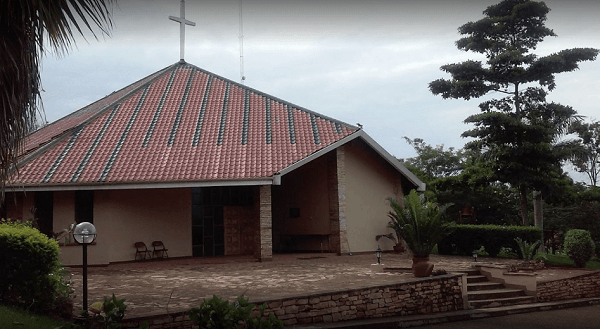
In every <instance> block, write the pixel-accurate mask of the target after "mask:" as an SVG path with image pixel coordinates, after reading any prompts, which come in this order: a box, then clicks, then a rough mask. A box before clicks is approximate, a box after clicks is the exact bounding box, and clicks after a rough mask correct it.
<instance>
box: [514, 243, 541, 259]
mask: <svg viewBox="0 0 600 329" xmlns="http://www.w3.org/2000/svg"><path fill="white" fill-rule="evenodd" d="M515 241H516V242H517V245H519V251H520V252H521V259H525V260H531V259H533V256H535V254H536V252H537V248H538V247H539V245H540V244H541V243H542V241H539V240H538V241H536V242H534V243H528V242H527V241H523V239H521V238H516V239H515Z"/></svg>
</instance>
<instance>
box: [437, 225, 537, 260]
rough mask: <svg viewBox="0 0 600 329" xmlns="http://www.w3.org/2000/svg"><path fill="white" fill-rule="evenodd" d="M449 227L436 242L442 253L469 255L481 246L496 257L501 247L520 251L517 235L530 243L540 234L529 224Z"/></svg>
mask: <svg viewBox="0 0 600 329" xmlns="http://www.w3.org/2000/svg"><path fill="white" fill-rule="evenodd" d="M449 229H450V233H448V234H447V235H445V236H444V237H443V238H442V240H441V241H440V243H439V244H438V250H439V252H440V254H442V255H451V254H455V255H471V253H472V252H473V250H479V248H481V246H483V247H484V248H485V251H486V252H487V253H488V254H489V255H490V256H492V257H496V256H497V255H498V253H499V252H500V250H501V249H502V247H506V248H510V249H512V250H516V251H519V252H520V250H519V246H518V245H517V242H516V241H515V238H517V237H520V238H521V239H523V240H525V241H528V242H530V243H531V242H533V241H537V240H539V239H540V237H541V235H542V231H541V230H540V229H539V228H537V227H529V226H501V225H460V224H449Z"/></svg>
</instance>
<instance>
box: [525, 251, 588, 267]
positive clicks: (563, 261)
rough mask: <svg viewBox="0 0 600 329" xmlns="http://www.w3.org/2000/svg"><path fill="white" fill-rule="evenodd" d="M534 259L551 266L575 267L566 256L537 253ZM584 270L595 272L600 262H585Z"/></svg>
mask: <svg viewBox="0 0 600 329" xmlns="http://www.w3.org/2000/svg"><path fill="white" fill-rule="evenodd" d="M534 258H535V259H540V258H541V259H544V260H545V261H546V263H547V264H551V265H565V266H575V264H574V263H573V261H572V260H571V259H570V258H569V256H566V255H554V254H547V253H541V254H540V253H538V254H537V255H536V256H535V257H534ZM585 268H590V269H596V270H597V269H600V261H596V260H590V261H589V262H587V263H586V264H585Z"/></svg>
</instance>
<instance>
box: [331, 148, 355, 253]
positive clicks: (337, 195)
mask: <svg viewBox="0 0 600 329" xmlns="http://www.w3.org/2000/svg"><path fill="white" fill-rule="evenodd" d="M343 147H344V146H340V147H338V148H337V149H336V150H335V151H333V152H330V153H329V154H328V158H327V181H328V182H327V185H328V194H329V230H330V233H329V234H330V236H329V243H330V248H331V251H333V252H335V253H337V254H338V255H341V254H348V253H350V252H351V250H350V246H349V245H348V238H347V236H346V169H345V153H344V149H343Z"/></svg>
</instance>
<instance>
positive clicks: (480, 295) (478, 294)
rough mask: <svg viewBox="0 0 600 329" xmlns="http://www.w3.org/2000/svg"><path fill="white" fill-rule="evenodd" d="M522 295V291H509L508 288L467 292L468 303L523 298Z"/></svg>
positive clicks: (523, 293) (523, 292)
mask: <svg viewBox="0 0 600 329" xmlns="http://www.w3.org/2000/svg"><path fill="white" fill-rule="evenodd" d="M524 295H525V291H523V290H521V289H509V288H501V289H493V290H481V291H468V292H467V296H468V298H469V301H475V300H487V299H499V298H510V297H519V296H524Z"/></svg>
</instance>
